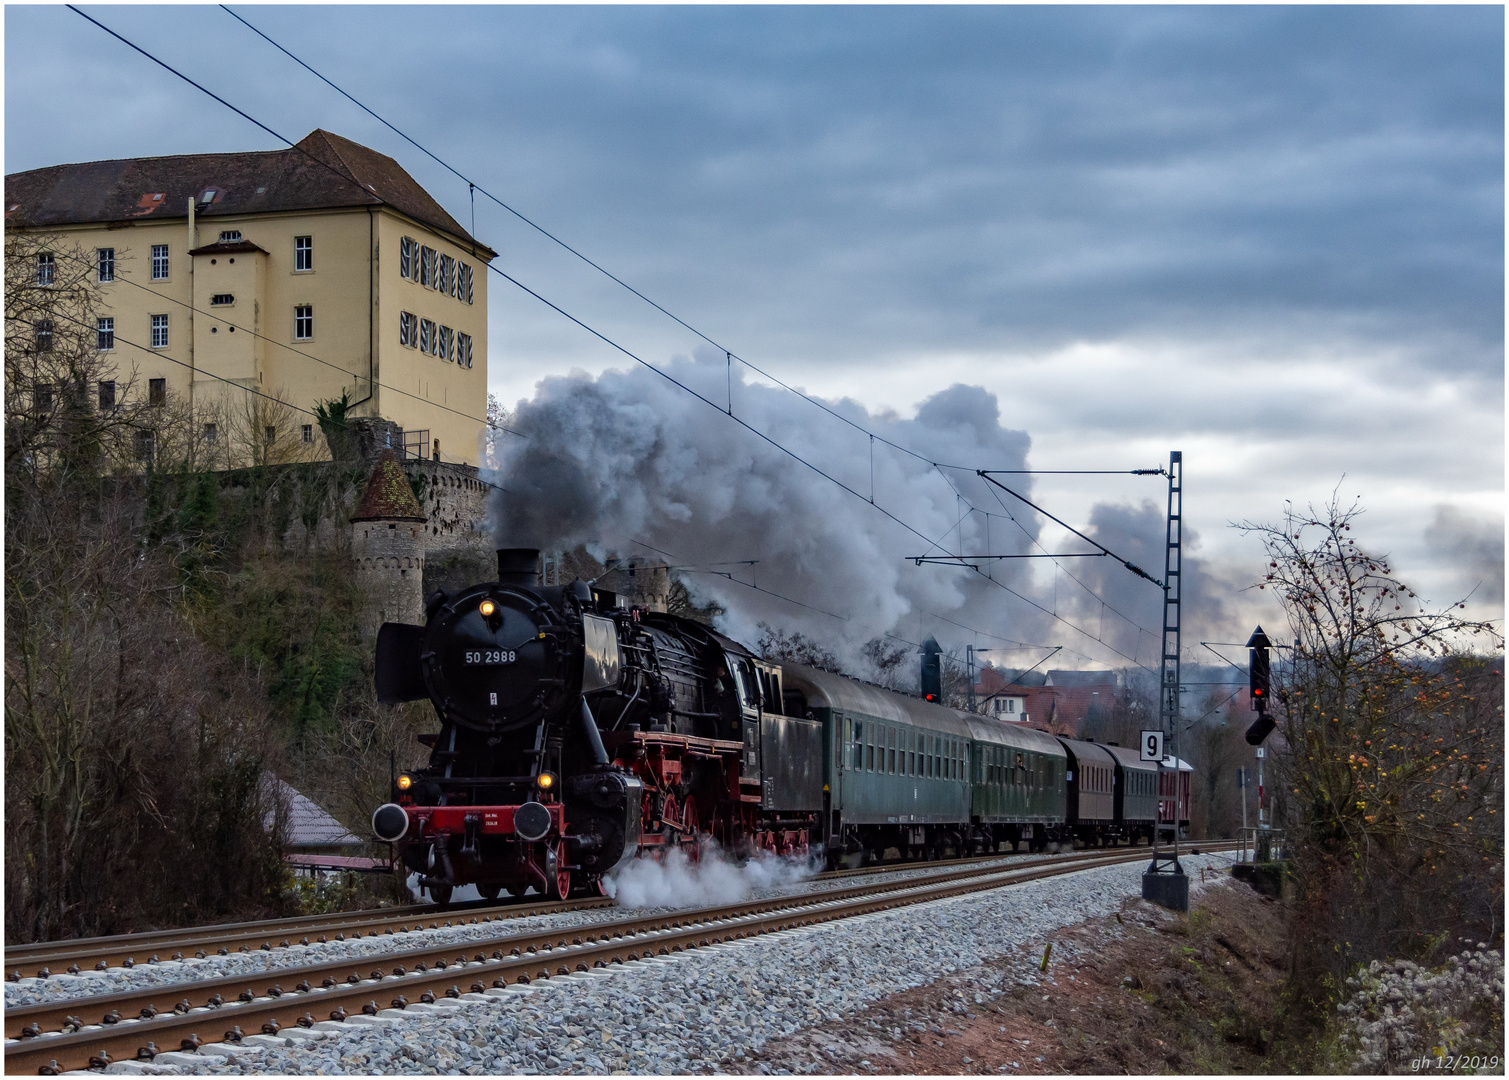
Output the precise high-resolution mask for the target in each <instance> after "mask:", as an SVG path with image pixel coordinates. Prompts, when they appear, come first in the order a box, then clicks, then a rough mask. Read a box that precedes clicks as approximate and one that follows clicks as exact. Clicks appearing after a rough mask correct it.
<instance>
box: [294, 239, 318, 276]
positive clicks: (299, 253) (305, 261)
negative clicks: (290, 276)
mask: <svg viewBox="0 0 1509 1080" xmlns="http://www.w3.org/2000/svg"><path fill="white" fill-rule="evenodd" d="M293 272H294V273H295V274H308V273H313V272H314V237H312V236H295V237H294V238H293Z"/></svg>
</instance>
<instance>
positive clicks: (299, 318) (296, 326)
mask: <svg viewBox="0 0 1509 1080" xmlns="http://www.w3.org/2000/svg"><path fill="white" fill-rule="evenodd" d="M300 323H303V324H304V325H303V326H300ZM293 339H294V340H295V341H313V340H314V305H313V304H295V305H294V309H293Z"/></svg>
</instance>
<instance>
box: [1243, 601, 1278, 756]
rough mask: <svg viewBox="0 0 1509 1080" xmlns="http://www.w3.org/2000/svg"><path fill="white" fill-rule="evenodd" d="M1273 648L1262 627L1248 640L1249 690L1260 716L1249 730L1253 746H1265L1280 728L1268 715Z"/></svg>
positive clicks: (1254, 708)
mask: <svg viewBox="0 0 1509 1080" xmlns="http://www.w3.org/2000/svg"><path fill="white" fill-rule="evenodd" d="M1272 647H1273V643H1272V642H1271V641H1269V640H1268V635H1267V634H1265V633H1263V628H1262V627H1261V626H1259V627H1258V628H1257V629H1256V630H1254V631H1253V632H1252V637H1250V638H1249V639H1248V640H1247V689H1248V693H1249V695H1250V696H1251V698H1252V708H1253V710H1254V711H1255V712H1256V713H1257V714H1258V718H1257V719H1256V720H1254V721H1253V722H1252V726H1251V727H1249V728H1248V729H1247V735H1246V738H1247V742H1248V743H1249V744H1251V745H1252V746H1261V745H1263V740H1264V739H1266V738H1267V737H1268V736H1269V735H1270V734H1272V732H1273V729H1274V728H1275V727H1277V726H1278V725H1277V723H1276V722H1275V721H1274V719H1273V718H1272V717H1271V716H1269V715H1268V696H1269V692H1270V690H1271V689H1272V686H1271V684H1272V674H1273V668H1272V665H1271V663H1270V661H1269V659H1268V650H1269V649H1271V648H1272Z"/></svg>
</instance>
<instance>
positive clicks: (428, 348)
mask: <svg viewBox="0 0 1509 1080" xmlns="http://www.w3.org/2000/svg"><path fill="white" fill-rule="evenodd" d="M435 337H436V334H435V324H434V323H433V322H431V321H430V320H429V319H420V320H419V351H420V352H434V351H435Z"/></svg>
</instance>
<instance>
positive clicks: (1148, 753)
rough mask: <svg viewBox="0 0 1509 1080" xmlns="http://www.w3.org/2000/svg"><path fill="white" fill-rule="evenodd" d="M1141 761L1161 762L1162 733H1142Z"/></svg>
mask: <svg viewBox="0 0 1509 1080" xmlns="http://www.w3.org/2000/svg"><path fill="white" fill-rule="evenodd" d="M1142 760H1143V761H1162V760H1163V732H1161V731H1144V732H1143V733H1142Z"/></svg>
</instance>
